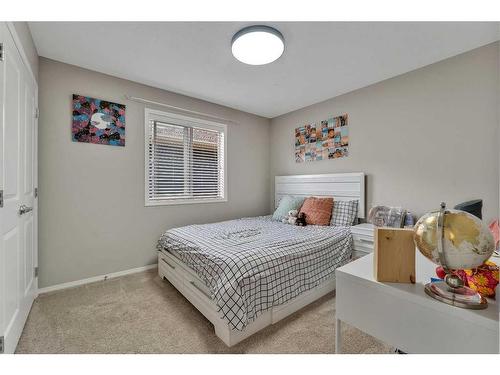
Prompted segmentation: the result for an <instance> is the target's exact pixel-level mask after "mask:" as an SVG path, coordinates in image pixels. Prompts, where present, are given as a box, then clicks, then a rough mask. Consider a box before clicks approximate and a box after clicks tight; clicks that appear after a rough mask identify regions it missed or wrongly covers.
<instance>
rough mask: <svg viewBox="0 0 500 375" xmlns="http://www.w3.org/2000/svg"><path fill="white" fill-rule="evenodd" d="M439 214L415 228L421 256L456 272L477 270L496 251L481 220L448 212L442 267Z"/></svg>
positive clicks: (446, 213) (491, 236)
mask: <svg viewBox="0 0 500 375" xmlns="http://www.w3.org/2000/svg"><path fill="white" fill-rule="evenodd" d="M438 215H439V211H437V212H431V213H428V214H426V215H424V216H423V217H421V218H420V219H419V220H418V221H417V223H416V224H415V227H414V231H415V236H414V241H415V245H416V246H417V248H418V249H419V250H420V252H421V253H422V254H423V255H424V256H425V257H426V258H428V259H430V260H431V261H432V262H434V263H436V264H441V265H442V266H443V267H445V268H449V269H452V270H462V269H471V268H476V267H478V266H480V265H482V264H483V263H484V262H485V261H486V260H488V258H490V257H491V255H492V254H493V251H494V250H495V245H494V240H493V235H492V234H491V233H490V231H489V230H488V228H487V227H486V226H485V225H483V223H482V221H481V220H480V219H478V218H477V217H475V216H473V215H471V214H469V213H468V212H465V211H459V210H446V211H445V212H444V219H443V232H444V233H443V245H442V247H443V254H444V258H445V260H446V264H442V262H441V259H440V257H439V253H438V249H437V240H438V238H437V237H438V236H437V232H438V230H437V222H438Z"/></svg>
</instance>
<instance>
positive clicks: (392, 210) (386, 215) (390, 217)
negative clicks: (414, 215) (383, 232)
mask: <svg viewBox="0 0 500 375" xmlns="http://www.w3.org/2000/svg"><path fill="white" fill-rule="evenodd" d="M405 214H406V210H405V209H404V208H402V207H387V206H375V207H373V208H372V209H371V210H370V212H369V213H368V222H369V223H372V224H373V225H375V226H377V227H392V228H401V227H402V226H403V220H404V217H405Z"/></svg>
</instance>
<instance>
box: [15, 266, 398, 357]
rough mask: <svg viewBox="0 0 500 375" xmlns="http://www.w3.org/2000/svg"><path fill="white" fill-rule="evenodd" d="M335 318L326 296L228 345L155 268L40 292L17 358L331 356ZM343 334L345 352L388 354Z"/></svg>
mask: <svg viewBox="0 0 500 375" xmlns="http://www.w3.org/2000/svg"><path fill="white" fill-rule="evenodd" d="M367 308H368V307H367ZM334 314H335V298H334V295H333V294H329V295H327V296H325V297H323V298H322V299H320V300H318V301H316V302H315V303H313V304H311V305H309V306H308V307H306V308H304V309H302V310H301V311H298V312H296V313H295V314H293V315H291V316H290V317H288V318H286V319H284V320H282V321H281V322H279V323H277V324H275V325H273V326H270V327H267V328H266V329H264V330H262V331H260V332H259V333H257V334H255V335H253V336H252V337H250V338H248V339H247V340H245V341H243V342H241V343H240V344H238V345H236V346H234V347H232V348H228V347H226V346H225V345H224V343H222V341H220V340H219V339H218V338H217V336H215V334H214V330H213V326H212V325H211V324H210V322H209V321H208V320H206V319H205V317H204V316H203V315H201V314H200V313H199V312H198V310H196V309H195V308H194V307H193V306H192V305H191V304H190V303H189V302H188V301H187V300H186V299H185V298H184V297H183V296H182V295H181V294H180V293H179V292H177V290H176V289H175V288H174V287H173V286H172V285H171V284H170V283H168V282H167V281H162V280H161V279H160V278H159V277H158V275H157V274H156V271H155V270H153V271H148V272H142V273H138V274H134V275H128V276H123V277H120V278H116V279H111V280H108V281H103V282H97V283H93V284H88V285H84V286H81V287H76V288H71V289H66V290H62V291H58V292H53V293H47V294H44V295H40V296H39V297H38V299H37V300H36V301H35V303H34V304H33V308H32V310H31V313H30V315H29V318H28V321H27V323H26V326H25V328H24V331H23V334H22V336H21V339H20V341H19V345H18V347H17V353H333V352H334V350H335V348H334V329H335V325H334ZM342 332H343V342H342V349H343V351H344V352H346V353H389V352H391V348H390V347H389V346H387V345H385V344H383V343H381V342H379V341H377V340H376V339H374V338H373V337H371V336H368V335H366V334H364V333H362V332H360V331H359V330H357V329H355V328H353V327H350V326H347V325H346V324H343V331H342Z"/></svg>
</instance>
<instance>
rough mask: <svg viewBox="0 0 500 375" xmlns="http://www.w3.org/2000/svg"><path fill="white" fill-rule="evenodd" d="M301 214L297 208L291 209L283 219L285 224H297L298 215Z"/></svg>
mask: <svg viewBox="0 0 500 375" xmlns="http://www.w3.org/2000/svg"><path fill="white" fill-rule="evenodd" d="M298 214H299V211H297V210H290V211H288V214H286V216H285V217H284V218H283V220H281V222H283V223H284V224H291V225H295V223H296V221H297V215H298Z"/></svg>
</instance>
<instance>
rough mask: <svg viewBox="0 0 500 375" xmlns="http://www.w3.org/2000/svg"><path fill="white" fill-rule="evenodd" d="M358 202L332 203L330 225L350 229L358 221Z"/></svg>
mask: <svg viewBox="0 0 500 375" xmlns="http://www.w3.org/2000/svg"><path fill="white" fill-rule="evenodd" d="M358 203H359V202H358V201H357V200H353V201H337V200H336V201H334V202H333V210H332V220H331V221H330V225H334V226H337V227H350V226H351V225H354V224H355V223H356V220H357V219H358Z"/></svg>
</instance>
